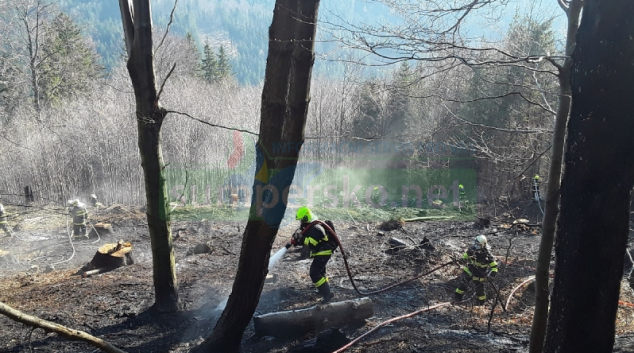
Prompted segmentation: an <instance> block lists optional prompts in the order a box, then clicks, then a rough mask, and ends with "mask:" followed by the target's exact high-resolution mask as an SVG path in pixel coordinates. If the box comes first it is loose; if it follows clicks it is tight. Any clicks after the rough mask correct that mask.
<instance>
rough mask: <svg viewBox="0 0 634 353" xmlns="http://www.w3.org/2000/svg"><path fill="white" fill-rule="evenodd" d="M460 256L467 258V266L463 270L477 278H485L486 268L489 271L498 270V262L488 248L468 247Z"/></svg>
mask: <svg viewBox="0 0 634 353" xmlns="http://www.w3.org/2000/svg"><path fill="white" fill-rule="evenodd" d="M462 258H463V259H465V260H467V261H468V263H467V266H466V267H465V268H463V270H464V271H465V272H466V273H468V274H469V275H471V276H473V277H474V281H475V280H476V279H475V278H478V279H477V280H479V281H481V278H486V276H487V274H488V270H489V269H490V270H491V272H498V263H497V262H496V261H495V258H494V257H493V255H491V253H490V252H489V249H480V250H478V249H475V248H474V247H470V248H469V250H467V252H465V253H464V254H463V255H462Z"/></svg>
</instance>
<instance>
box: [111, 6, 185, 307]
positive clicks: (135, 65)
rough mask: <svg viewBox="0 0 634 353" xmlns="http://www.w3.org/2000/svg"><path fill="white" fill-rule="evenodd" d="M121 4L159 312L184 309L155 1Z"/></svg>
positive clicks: (155, 303)
mask: <svg viewBox="0 0 634 353" xmlns="http://www.w3.org/2000/svg"><path fill="white" fill-rule="evenodd" d="M132 3H133V6H131V5H132V4H130V1H129V0H119V8H120V10H121V20H122V23H123V32H124V34H125V44H126V49H127V52H128V62H127V68H128V73H129V74H130V79H131V80H132V86H133V87H134V96H135V98H136V118H137V127H138V145H139V151H140V153H141V164H142V166H143V175H144V179H145V195H146V200H147V220H148V229H149V232H150V239H151V243H152V268H153V276H154V292H155V302H154V308H155V309H157V310H158V311H161V312H172V311H177V310H178V289H177V283H176V271H175V268H174V249H173V245H172V230H171V221H170V216H169V212H168V211H167V210H168V207H169V206H168V201H169V200H168V197H167V187H166V185H165V175H164V173H163V169H164V167H165V164H164V163H163V154H162V152H161V126H162V124H163V120H164V119H165V116H166V115H167V111H166V110H165V109H164V108H163V107H161V104H160V102H159V96H158V92H157V88H156V76H155V74H154V56H153V52H152V16H151V7H150V1H149V0H133V1H132Z"/></svg>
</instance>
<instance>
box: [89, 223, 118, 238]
mask: <svg viewBox="0 0 634 353" xmlns="http://www.w3.org/2000/svg"><path fill="white" fill-rule="evenodd" d="M111 235H113V232H112V225H111V224H110V223H101V222H99V223H97V224H94V225H93V226H92V227H90V232H89V233H88V237H89V238H90V239H97V238H100V237H101V238H104V237H106V236H111Z"/></svg>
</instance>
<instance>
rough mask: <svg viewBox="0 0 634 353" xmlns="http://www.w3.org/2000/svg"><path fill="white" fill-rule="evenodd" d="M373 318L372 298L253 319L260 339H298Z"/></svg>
mask: <svg viewBox="0 0 634 353" xmlns="http://www.w3.org/2000/svg"><path fill="white" fill-rule="evenodd" d="M373 315H374V304H373V303H372V300H370V298H367V297H364V298H359V299H354V300H346V301H342V302H335V303H329V304H324V305H317V306H313V307H310V308H307V309H300V310H292V311H280V312H276V313H269V314H264V315H260V316H256V317H254V318H253V324H254V328H255V334H256V335H257V336H258V337H262V336H275V337H278V338H283V337H297V336H299V335H303V334H305V333H308V332H315V331H319V330H323V329H325V328H329V327H332V326H336V327H341V326H345V325H349V324H355V323H362V322H364V321H365V319H367V318H370V317H372V316H373Z"/></svg>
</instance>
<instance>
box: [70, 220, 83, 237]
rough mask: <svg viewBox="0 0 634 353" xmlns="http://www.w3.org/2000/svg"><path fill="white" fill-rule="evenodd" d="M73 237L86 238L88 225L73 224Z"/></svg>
mask: <svg viewBox="0 0 634 353" xmlns="http://www.w3.org/2000/svg"><path fill="white" fill-rule="evenodd" d="M73 235H74V236H85V235H86V224H85V223H84V224H73Z"/></svg>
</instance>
